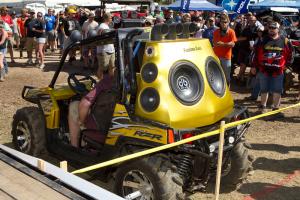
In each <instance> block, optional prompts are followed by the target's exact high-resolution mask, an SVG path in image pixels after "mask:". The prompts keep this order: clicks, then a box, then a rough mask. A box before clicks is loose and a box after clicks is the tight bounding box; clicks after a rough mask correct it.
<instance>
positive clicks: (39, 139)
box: [11, 107, 46, 156]
mask: <svg viewBox="0 0 300 200" xmlns="http://www.w3.org/2000/svg"><path fill="white" fill-rule="evenodd" d="M45 127H46V126H45V120H44V115H43V113H42V111H41V110H40V109H39V108H37V107H25V108H22V109H19V110H17V112H16V114H15V115H14V117H13V123H12V131H11V134H12V137H13V144H14V146H15V148H16V149H17V150H18V151H21V152H23V153H26V154H29V155H33V156H39V155H41V154H43V153H46V134H45V132H46V128H45ZM22 131H23V132H26V134H25V135H26V138H27V139H26V141H27V145H26V146H24V147H23V148H22V147H21V144H22V141H20V135H21V134H22V133H23V132H22ZM18 138H19V139H18Z"/></svg>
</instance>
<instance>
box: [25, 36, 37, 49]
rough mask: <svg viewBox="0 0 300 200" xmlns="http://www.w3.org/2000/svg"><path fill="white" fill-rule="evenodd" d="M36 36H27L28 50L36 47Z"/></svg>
mask: <svg viewBox="0 0 300 200" xmlns="http://www.w3.org/2000/svg"><path fill="white" fill-rule="evenodd" d="M35 44H36V41H35V38H34V37H27V38H26V50H27V51H32V50H33V49H34V48H35Z"/></svg>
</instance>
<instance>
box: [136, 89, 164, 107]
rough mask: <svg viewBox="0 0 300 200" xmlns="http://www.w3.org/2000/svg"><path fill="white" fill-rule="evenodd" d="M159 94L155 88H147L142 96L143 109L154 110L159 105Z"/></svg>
mask: <svg viewBox="0 0 300 200" xmlns="http://www.w3.org/2000/svg"><path fill="white" fill-rule="evenodd" d="M159 101H160V98H159V94H158V92H157V91H156V90H155V89H154V88H146V89H145V90H143V92H142V93H141V96H140V102H141V106H142V107H143V109H144V110H145V111H147V112H153V111H155V110H156V108H157V107H158V105H159Z"/></svg>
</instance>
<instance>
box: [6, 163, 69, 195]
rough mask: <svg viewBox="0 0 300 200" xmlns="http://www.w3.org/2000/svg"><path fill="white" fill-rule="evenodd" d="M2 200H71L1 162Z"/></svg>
mask: <svg viewBox="0 0 300 200" xmlns="http://www.w3.org/2000/svg"><path fill="white" fill-rule="evenodd" d="M0 180H1V181H0V199H1V200H6V199H7V200H11V199H18V200H19V199H20V200H27V199H28V200H32V199H43V200H48V199H49V200H53V199H60V200H65V199H69V198H67V197H65V196H64V195H62V194H60V193H58V192H56V191H55V190H53V189H51V188H50V187H48V186H47V185H45V184H43V183H41V182H40V181H38V180H35V179H34V178H32V177H30V176H28V175H26V174H24V173H22V172H20V171H19V170H17V169H15V168H13V167H11V166H10V165H8V164H6V163H4V162H3V161H0Z"/></svg>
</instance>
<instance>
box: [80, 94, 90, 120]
mask: <svg viewBox="0 0 300 200" xmlns="http://www.w3.org/2000/svg"><path fill="white" fill-rule="evenodd" d="M91 105H92V104H91V102H90V101H88V100H87V99H86V98H82V99H81V101H80V103H79V108H78V109H79V121H80V123H81V124H84V123H85V119H86V118H87V116H88V114H89V111H90V107H91Z"/></svg>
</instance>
